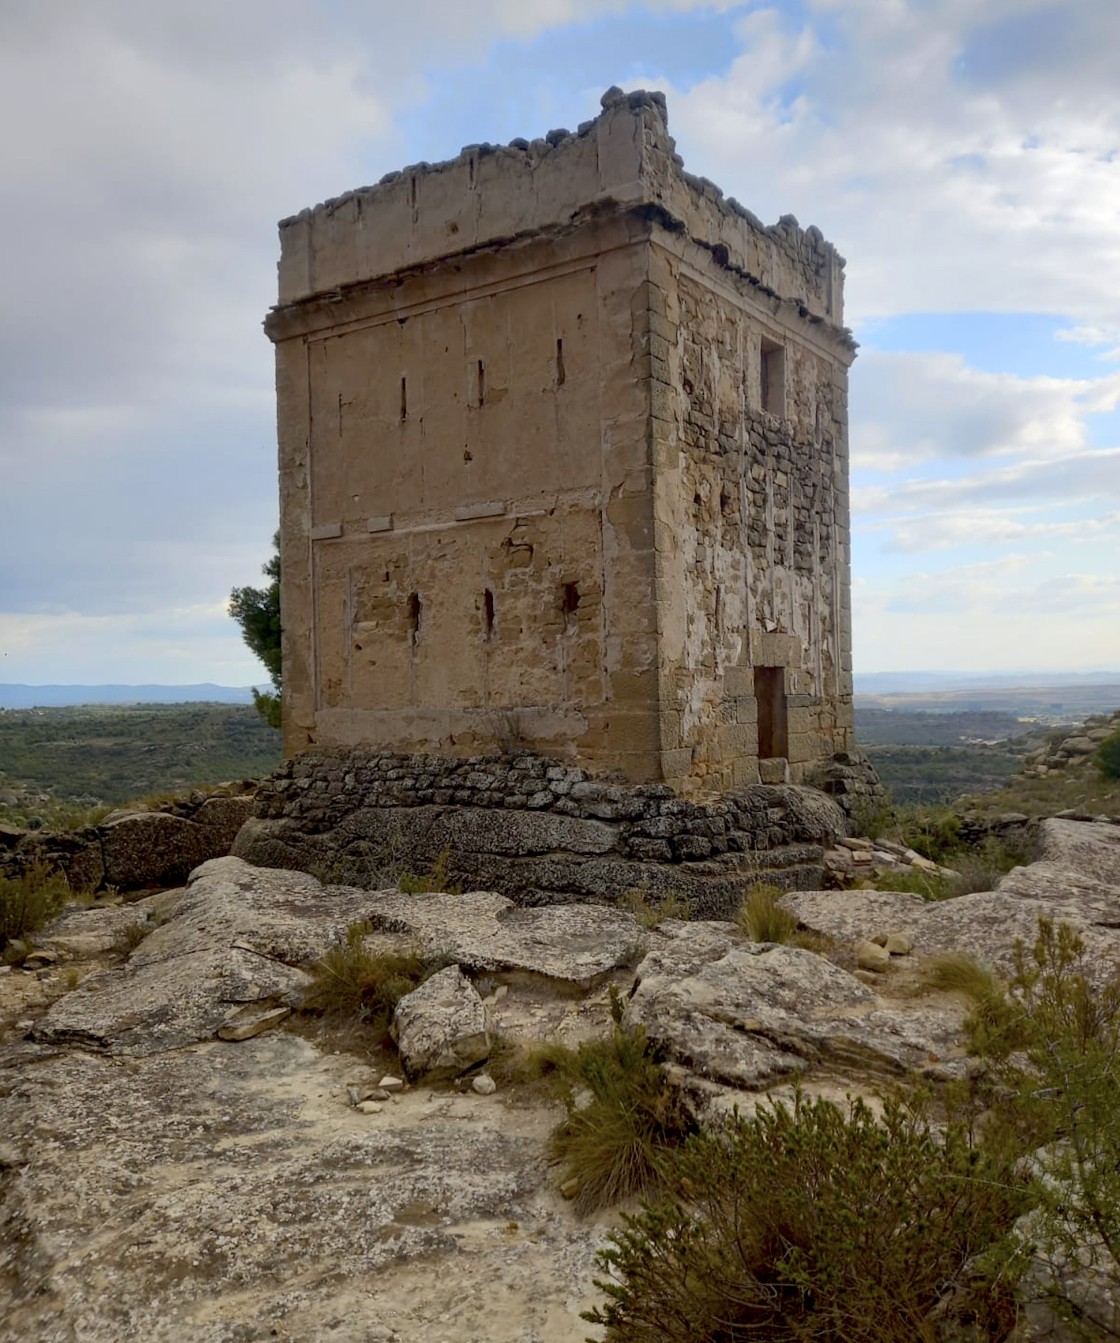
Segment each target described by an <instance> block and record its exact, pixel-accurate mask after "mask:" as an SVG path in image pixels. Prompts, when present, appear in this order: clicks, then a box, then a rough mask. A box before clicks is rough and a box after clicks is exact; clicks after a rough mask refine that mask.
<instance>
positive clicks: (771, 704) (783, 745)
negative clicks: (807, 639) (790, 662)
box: [754, 667, 789, 760]
mask: <svg viewBox="0 0 1120 1343" xmlns="http://www.w3.org/2000/svg"><path fill="white" fill-rule="evenodd" d="M785 681H786V678H785V668H784V667H756V668H755V669H754V697H755V699H756V700H757V702H758V756H759V759H760V760H779V759H784V758H785V757H787V756H788V754H789V730H788V726H787V720H786V684H785Z"/></svg>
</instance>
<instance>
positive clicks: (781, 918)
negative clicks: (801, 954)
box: [737, 882, 797, 943]
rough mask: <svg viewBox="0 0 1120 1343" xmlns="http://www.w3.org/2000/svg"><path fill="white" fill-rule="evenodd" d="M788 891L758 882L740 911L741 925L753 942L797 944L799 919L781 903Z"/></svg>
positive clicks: (748, 893)
mask: <svg viewBox="0 0 1120 1343" xmlns="http://www.w3.org/2000/svg"><path fill="white" fill-rule="evenodd" d="M784 894H785V892H784V891H783V890H782V889H781V887H779V886H768V885H767V884H766V883H765V882H756V883H755V884H754V885H753V886H752V887H751V888H750V889H749V890H748V891H747V895H746V899H744V901H743V903H742V906H741V907H740V909H739V914H738V920H737V921H738V924H739V927H740V929H741V930H742V932H743V933H744V934H745V935H746V936H747V937H749V938H750V939H751V941H752V942H781V943H791V942H796V941H797V919H796V918H795V917H794V916H793V915H792V914H791V913H790V912H789V911H788V910H786V909H783V908H782V907H781V905H780V904H779V903H778V901H779V900H781V898H782V896H783V895H784Z"/></svg>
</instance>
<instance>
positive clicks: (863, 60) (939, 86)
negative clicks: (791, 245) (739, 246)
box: [671, 0, 1120, 321]
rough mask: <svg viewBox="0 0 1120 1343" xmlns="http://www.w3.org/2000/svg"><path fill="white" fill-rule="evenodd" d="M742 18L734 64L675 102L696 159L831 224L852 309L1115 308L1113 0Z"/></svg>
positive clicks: (716, 173)
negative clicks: (845, 262)
mask: <svg viewBox="0 0 1120 1343" xmlns="http://www.w3.org/2000/svg"><path fill="white" fill-rule="evenodd" d="M1040 24H1041V25H1042V26H1043V27H1044V28H1045V31H1044V32H1040V31H1038V30H1039V27H1040ZM739 32H740V36H741V39H742V41H743V47H744V50H743V52H742V54H741V55H740V56H738V57H737V58H736V59H735V61H734V62H733V63H732V65H731V67H730V69H729V70H728V71H727V73H726V74H724V75H721V76H718V77H713V78H711V79H707V80H705V81H703V82H701V83H699V84H697V85H696V86H695V87H693V88H691V89H689V90H687V91H682V92H680V93H678V94H677V95H676V96H675V97H674V98H673V100H672V104H671V106H672V114H673V119H674V124H675V127H676V129H677V131H678V132H679V134H680V136H681V138H682V140H683V141H684V142H685V144H686V151H687V152H686V158H688V159H689V161H690V166H692V167H694V168H695V169H696V170H697V171H700V172H703V173H704V174H705V175H707V176H709V177H712V178H714V179H715V180H717V181H719V182H720V183H721V185H723V186H724V187H725V189H727V190H729V191H731V192H732V193H733V194H735V195H737V196H739V197H740V198H741V199H742V200H743V201H744V202H745V203H746V204H747V205H748V206H750V208H751V209H753V210H754V211H755V212H756V213H758V214H761V215H762V216H763V217H764V218H767V219H773V218H776V217H777V215H778V214H781V213H785V212H788V211H790V210H792V211H793V212H795V213H797V214H798V216H799V218H801V220H802V222H803V223H809V222H813V223H816V224H818V225H819V226H821V227H822V228H823V230H824V232H825V234H826V236H829V237H830V238H832V239H833V241H835V242H836V244H837V245H838V246H839V247H840V250H841V251H842V252H845V253H846V254H847V255H848V256H849V257H850V258H851V260H850V265H849V290H848V300H849V302H848V312H849V317H850V318H851V319H852V320H855V321H860V320H863V319H864V318H866V317H869V316H873V315H881V314H889V313H897V312H906V311H915V310H917V311H965V310H969V309H972V310H999V311H1014V310H1020V311H1051V312H1059V313H1066V314H1070V315H1073V316H1075V317H1077V318H1078V319H1081V320H1084V321H1107V320H1108V319H1109V318H1110V317H1114V311H1113V300H1112V295H1113V294H1115V293H1116V292H1118V291H1120V238H1118V235H1117V230H1116V227H1115V220H1116V217H1117V215H1118V214H1120V156H1118V155H1117V150H1118V148H1120V103H1118V102H1117V100H1116V98H1115V93H1114V88H1115V72H1114V69H1113V65H1114V62H1113V60H1112V58H1111V55H1107V54H1105V53H1114V52H1115V50H1116V49H1117V46H1118V45H1120V9H1118V8H1117V7H1116V6H1115V5H1114V4H1113V3H1112V0H1084V2H1083V3H1080V4H1078V5H1075V6H1070V5H1057V4H1055V3H1041V0H1040V3H1037V4H1029V3H1028V4H1023V3H1010V2H1009V3H1006V4H993V3H986V4H984V5H976V4H974V3H967V4H966V3H963V0H930V3H925V4H913V3H902V2H901V0H900V2H898V3H891V4H884V3H882V2H881V0H852V2H851V3H847V2H846V3H844V4H843V5H841V4H836V3H819V4H817V5H815V6H813V7H812V8H811V10H810V17H809V18H808V19H807V20H790V19H788V18H786V17H784V16H783V14H782V13H781V12H780V11H779V10H778V9H777V8H774V9H768V10H762V11H757V12H755V13H752V14H751V15H750V16H748V18H747V19H746V20H744V22H743V23H742V24H741V25H740V28H739ZM1059 39H1060V40H1059Z"/></svg>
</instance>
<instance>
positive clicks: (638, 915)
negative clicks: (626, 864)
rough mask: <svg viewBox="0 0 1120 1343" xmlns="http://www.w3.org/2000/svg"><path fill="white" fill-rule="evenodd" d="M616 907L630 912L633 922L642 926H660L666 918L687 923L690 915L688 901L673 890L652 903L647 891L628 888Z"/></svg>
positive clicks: (690, 910)
mask: <svg viewBox="0 0 1120 1343" xmlns="http://www.w3.org/2000/svg"><path fill="white" fill-rule="evenodd" d="M618 907H619V908H620V909H622V910H625V911H626V913H627V914H632V915H633V916H634V919H635V922H636V923H637V924H638V925H639V927H642V928H657V927H660V925H661V924H663V923H664V922H665V920H666V919H680V920H681V921H682V922H685V923H687V922H688V920H689V919H690V918H691V917H692V909H691V907H690V905H689V903H688V901H687V900H686V899H685V897H684V896H682V895H677V894H676V893H675V892H673V893H671V894H669V895H664V896H662V897H661V899H660V900H658V901H657V902H656V903H654V902H653V901H651V899H650V896H649V892H648V891H640V890H630V891H627V892H626V893H625V894H624V895H623V897H622V899H621V900H620V901H619V902H618Z"/></svg>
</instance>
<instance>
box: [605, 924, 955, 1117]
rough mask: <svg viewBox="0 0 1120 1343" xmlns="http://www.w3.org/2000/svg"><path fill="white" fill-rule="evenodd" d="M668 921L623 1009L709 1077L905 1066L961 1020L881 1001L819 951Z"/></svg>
mask: <svg viewBox="0 0 1120 1343" xmlns="http://www.w3.org/2000/svg"><path fill="white" fill-rule="evenodd" d="M664 927H665V928H668V930H669V932H668V936H665V937H661V938H659V939H658V941H657V942H656V944H655V945H654V946H653V947H652V948H651V950H650V952H649V954H648V955H647V956H646V958H645V959H644V960H643V961H642V962H641V964H640V965H639V967H638V981H637V985H636V987H635V990H634V994H633V996H632V998H631V1000H630V1002H629V1004H628V1006H627V1010H626V1020H627V1022H628V1023H629V1024H631V1025H634V1026H644V1027H645V1028H646V1030H647V1031H648V1033H649V1036H650V1038H651V1040H653V1042H654V1043H655V1044H656V1045H657V1046H658V1048H659V1049H660V1050H661V1051H662V1052H663V1053H664V1054H665V1056H666V1057H668V1058H670V1059H672V1060H674V1061H676V1062H679V1063H681V1064H683V1065H684V1066H685V1067H686V1068H688V1069H690V1070H691V1071H692V1072H694V1073H696V1074H698V1075H699V1076H700V1077H702V1078H705V1079H710V1080H713V1081H716V1082H720V1083H723V1084H725V1085H730V1086H738V1087H742V1088H745V1089H748V1090H753V1089H758V1088H761V1087H764V1086H767V1085H769V1084H771V1083H773V1082H776V1081H778V1080H779V1079H781V1078H783V1077H788V1076H789V1075H791V1074H793V1073H795V1072H799V1071H802V1070H805V1069H810V1068H814V1067H827V1068H831V1069H835V1068H840V1067H843V1068H849V1069H851V1068H855V1069H861V1070H871V1071H874V1072H879V1073H884V1072H885V1073H902V1072H904V1071H906V1070H908V1069H911V1068H916V1067H921V1066H923V1065H925V1064H927V1063H929V1062H931V1061H934V1060H936V1059H937V1058H939V1057H940V1056H941V1054H942V1053H943V1052H944V1051H945V1050H946V1049H947V1048H950V1047H951V1043H952V1041H953V1038H954V1027H956V1026H957V1025H958V1024H959V1023H958V1022H957V1021H956V1020H953V1021H949V1020H948V1019H942V1018H941V1017H937V1018H936V1019H931V1018H929V1017H925V1018H923V1017H918V1016H915V1017H914V1018H913V1019H908V1018H907V1016H906V1014H905V1013H896V1012H891V1011H885V1010H883V1009H882V1006H881V1004H880V1002H879V1000H878V998H877V997H876V995H875V993H873V992H872V990H871V989H869V988H868V987H867V986H866V985H864V984H863V983H861V982H860V980H858V979H857V978H856V977H855V976H854V975H851V974H849V973H848V972H847V971H846V970H843V969H841V968H840V967H839V966H836V965H833V964H832V962H831V961H828V960H826V959H825V958H824V957H822V956H818V955H816V954H815V953H814V952H811V951H806V950H803V949H802V948H799V947H786V946H773V945H770V944H766V943H763V944H756V943H746V942H743V941H741V940H736V939H735V937H734V935H733V933H732V932H731V929H730V926H729V925H723V926H722V928H721V926H720V925H713V924H703V923H700V924H676V925H665V926H664ZM723 929H726V932H724V931H723Z"/></svg>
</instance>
